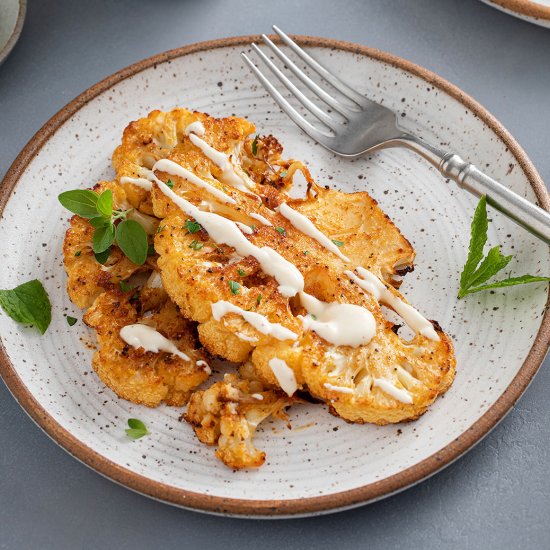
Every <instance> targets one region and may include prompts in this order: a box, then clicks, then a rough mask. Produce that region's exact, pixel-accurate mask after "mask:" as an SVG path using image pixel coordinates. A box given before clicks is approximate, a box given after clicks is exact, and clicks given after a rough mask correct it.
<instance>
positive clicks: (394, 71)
mask: <svg viewBox="0 0 550 550" xmlns="http://www.w3.org/2000/svg"><path fill="white" fill-rule="evenodd" d="M253 40H256V41H257V40H258V37H244V38H235V39H226V40H221V41H216V42H208V43H202V44H197V45H192V46H188V47H185V48H182V49H178V50H174V51H170V52H167V53H164V54H161V55H158V56H156V57H153V58H150V59H147V60H145V61H142V62H140V63H138V64H136V65H133V66H131V67H129V68H127V69H124V70H122V71H120V72H118V73H116V74H115V75H113V76H111V77H109V78H107V79H106V80H104V81H103V82H100V83H99V84H97V85H95V86H93V87H92V88H90V89H89V90H87V91H86V92H84V93H83V94H82V95H81V96H79V97H78V98H76V99H75V100H74V101H72V102H71V103H70V104H69V105H67V106H66V107H65V108H64V109H63V110H61V111H60V112H59V113H58V114H57V115H56V116H54V117H53V119H51V120H50V121H49V122H48V123H47V124H46V125H45V126H44V127H43V128H42V129H41V130H40V131H39V132H38V133H37V134H36V136H35V137H34V138H33V139H32V140H31V142H30V143H29V144H28V145H27V146H26V147H25V149H24V150H23V151H22V153H21V154H20V155H19V157H18V158H17V160H16V161H15V163H14V165H13V166H12V167H11V169H10V171H9V172H8V174H7V176H6V179H5V181H4V184H3V186H2V189H1V193H2V195H1V204H2V208H3V214H2V218H1V220H0V234H1V235H2V240H1V243H0V254H1V257H2V269H1V270H0V288H11V287H13V286H15V285H17V284H19V283H21V282H23V281H26V280H28V279H31V278H34V277H36V278H38V279H40V280H42V281H43V282H44V284H45V286H46V289H47V291H48V293H49V295H50V297H51V299H52V302H53V321H52V324H51V326H50V328H49V330H48V332H47V333H46V335H45V336H43V337H40V336H39V335H38V334H37V333H36V332H35V331H33V330H30V329H26V328H22V327H21V326H19V325H16V324H15V323H14V322H13V321H11V320H10V319H9V318H7V317H6V316H5V315H3V314H2V315H0V334H1V335H2V345H3V351H2V361H1V371H2V374H3V377H4V379H5V381H6V383H7V385H8V386H9V388H10V389H11V391H12V392H13V394H14V396H15V397H16V399H17V400H18V401H19V402H20V403H21V405H22V406H23V407H24V408H25V409H26V410H27V412H28V413H29V414H30V415H31V416H32V418H34V420H35V421H36V422H37V423H38V424H39V425H40V426H41V427H42V428H43V429H44V430H45V431H46V432H47V433H48V434H49V435H50V436H51V437H52V438H53V439H55V440H56V441H57V442H58V443H59V444H60V445H62V446H63V447H64V448H65V449H67V450H68V451H69V452H70V453H71V454H73V455H74V456H75V457H77V458H78V459H80V460H82V461H83V462H84V463H86V464H88V465H89V466H90V467H92V468H94V469H95V470H97V471H98V472H100V473H102V474H104V475H106V476H108V477H110V478H111V479H113V480H115V481H118V482H119V483H121V484H123V485H125V486H127V487H129V488H132V489H134V490H136V491H139V492H141V493H144V494H146V495H149V496H151V497H154V498H157V499H160V500H163V501H166V502H169V503H172V504H176V505H179V506H183V507H187V508H193V509H197V510H203V511H208V512H214V513H223V514H235V515H247V516H291V515H309V514H318V513H324V512H328V511H334V510H341V509H344V508H348V507H353V506H357V505H360V504H363V503H366V502H369V501H373V500H376V499H379V498H382V497H384V496H387V495H389V494H391V493H394V492H396V491H399V490H401V489H403V488H405V487H407V486H410V485H412V484H414V483H416V482H418V481H420V480H422V479H423V478H425V477H427V476H429V475H431V474H433V473H434V472H436V471H437V470H439V469H441V468H442V467H444V466H445V465H447V464H449V463H450V462H451V461H453V460H455V459H456V458H457V457H459V456H460V455H461V454H462V453H464V452H465V451H467V450H468V449H469V448H470V447H471V446H472V445H473V444H474V443H476V442H477V441H478V440H479V439H480V438H481V437H483V436H484V435H485V434H486V433H487V432H488V431H489V430H490V429H491V428H492V427H493V426H494V425H495V424H496V423H497V422H498V421H499V420H500V419H501V418H502V417H503V415H504V414H505V413H506V412H507V411H508V410H509V409H510V407H511V406H512V405H513V404H514V402H515V401H516V400H517V399H518V397H519V396H520V395H521V393H522V392H523V391H524V390H525V388H526V387H527V385H528V383H529V382H530V380H531V378H532V377H533V375H534V374H535V372H536V370H537V368H538V367H539V365H540V363H541V361H542V359H543V357H544V355H545V353H546V350H547V348H548V341H549V332H550V331H549V323H548V318H547V317H545V305H546V300H547V289H546V287H545V285H529V286H524V287H514V288H511V289H509V290H507V291H506V292H500V291H498V292H494V293H480V294H477V295H474V296H471V297H469V298H467V299H465V300H460V301H458V300H457V299H456V298H455V296H456V294H457V288H458V280H459V274H460V271H461V267H462V265H463V264H464V261H465V258H466V254H467V248H468V241H469V225H470V219H471V216H472V214H473V211H474V208H475V205H476V200H475V199H474V198H473V197H471V196H470V195H468V194H467V193H466V192H464V191H461V190H459V189H457V188H456V187H455V186H454V184H448V183H446V182H445V181H443V179H442V178H441V177H440V175H439V174H438V173H437V172H436V171H435V170H434V169H432V168H431V167H430V166H429V165H428V164H427V163H426V162H424V161H423V160H422V159H420V158H419V157H417V156H415V155H414V154H412V153H410V152H408V151H405V150H388V151H384V152H380V153H377V154H374V155H372V156H369V157H364V158H360V159H356V160H353V161H350V160H345V159H341V158H336V157H335V156H333V155H331V154H330V153H328V152H327V151H326V150H324V149H323V148H322V147H320V146H318V145H316V144H315V143H312V142H311V140H309V139H308V138H307V137H306V136H304V135H303V134H302V133H301V132H300V131H299V130H298V129H297V128H296V127H295V126H294V125H293V124H292V123H291V122H290V121H289V120H288V119H287V118H286V116H284V115H283V114H281V113H280V112H279V109H278V108H277V107H276V106H274V104H273V102H272V100H271V99H270V98H269V97H268V96H267V95H266V94H265V93H264V91H263V90H262V89H261V88H260V87H259V86H258V84H257V83H256V81H255V80H254V78H253V77H252V76H251V75H250V74H249V72H248V70H247V69H245V67H244V66H243V65H242V63H241V58H240V56H239V53H240V52H241V50H242V49H243V48H244V49H247V45H248V44H249V43H250V42H251V41H253ZM298 40H299V41H300V42H301V43H302V44H304V45H305V46H307V47H308V48H309V50H310V51H311V53H312V54H313V55H314V56H315V57H317V58H318V59H320V60H321V61H322V62H323V63H325V64H326V65H328V67H329V68H331V69H333V70H334V71H337V72H338V73H340V74H342V75H343V76H344V77H345V78H346V79H347V80H348V81H349V82H350V83H351V84H352V85H353V86H355V87H356V88H357V89H359V90H361V91H362V92H364V93H365V94H366V95H368V96H369V97H371V98H373V99H374V100H376V101H380V102H384V104H385V105H388V106H390V107H392V108H394V109H396V110H397V111H399V112H400V113H401V117H400V118H401V121H402V123H403V126H405V127H406V128H408V129H409V130H410V131H412V132H416V133H418V134H421V135H422V136H424V138H426V139H428V140H430V141H432V142H433V143H435V144H439V145H442V146H444V147H447V148H452V149H453V150H455V151H457V152H459V153H460V154H462V155H463V156H466V157H469V159H470V160H471V161H472V162H475V163H476V164H477V165H479V166H480V167H482V168H483V169H485V170H486V171H487V172H488V173H490V174H492V175H493V176H494V177H496V178H498V179H499V180H501V181H502V182H503V183H504V184H506V185H508V186H509V187H511V188H513V189H514V190H515V191H516V192H518V193H520V194H521V195H524V196H525V197H527V198H528V199H530V200H532V201H538V202H539V204H542V205H543V206H544V207H546V208H548V206H549V204H550V203H549V200H548V194H547V192H546V190H545V187H544V185H543V183H542V181H541V179H540V177H539V176H538V174H537V172H536V170H535V169H534V167H533V166H532V164H531V162H530V161H529V159H528V158H527V157H526V155H525V153H524V152H523V151H522V150H521V148H520V147H519V146H518V144H517V143H516V142H515V141H514V140H513V138H512V137H511V136H510V135H509V134H508V133H507V132H506V130H505V129H504V128H503V127H502V126H501V125H500V124H499V123H498V122H497V121H496V120H495V119H494V118H493V117H492V116H491V115H490V114H489V113H488V112H487V111H486V110H484V109H483V108H482V107H481V106H479V105H478V104H477V103H475V102H474V101H473V100H472V99H471V98H469V97H468V96H466V95H465V94H464V93H463V92H461V91H460V90H458V89H457V88H456V87H454V86H452V85H451V84H449V83H447V82H445V81H444V80H442V79H441V78H439V77H437V76H435V75H434V74H432V73H429V72H428V71H426V70H424V69H421V68H419V67H417V66H415V65H413V64H411V63H409V62H407V61H404V60H402V59H399V58H396V57H393V56H391V55H388V54H385V53H382V52H379V51H375V50H371V49H368V48H365V47H363V46H358V45H355V44H349V43H341V42H335V41H330V40H325V39H318V38H308V37H298ZM175 106H185V107H189V108H191V109H197V110H200V111H206V112H208V113H211V114H215V115H231V114H237V115H239V116H243V117H248V118H250V119H251V120H252V121H254V122H255V123H256V124H257V127H258V131H259V132H260V133H262V134H263V133H270V132H272V133H273V134H274V135H276V136H278V137H279V138H280V140H281V141H282V143H283V144H284V146H285V151H286V155H287V156H289V157H297V158H302V159H307V162H308V164H309V166H310V167H311V170H312V172H313V175H314V177H316V179H317V180H318V181H319V182H320V183H321V184H328V185H331V186H336V187H339V188H341V189H343V190H345V191H355V190H359V189H366V190H368V191H369V192H370V193H371V194H372V195H373V196H374V197H375V198H376V199H377V200H378V201H379V202H380V204H381V206H382V208H383V209H384V210H385V211H386V212H387V213H388V214H389V215H390V216H391V217H392V218H393V220H394V221H395V222H396V223H397V225H398V226H399V227H400V228H401V230H402V232H403V233H404V234H405V235H406V236H407V237H408V238H409V239H410V240H411V242H412V243H413V245H414V247H415V249H416V251H417V267H416V269H415V271H414V272H413V273H411V274H409V275H408V276H407V277H406V279H405V282H404V284H403V287H402V290H403V292H404V294H405V295H406V296H407V298H409V300H410V301H411V302H412V303H413V304H415V305H416V306H417V307H418V308H419V309H420V310H421V311H422V312H423V313H424V314H425V315H426V316H427V317H428V318H429V319H437V320H438V321H439V322H440V323H441V325H442V326H443V328H444V329H445V330H446V331H448V332H449V333H450V334H451V336H452V338H453V340H454V342H455V345H456V352H457V358H458V372H457V376H456V380H455V382H454V384H453V386H452V387H451V389H450V391H449V392H448V393H447V394H446V395H445V396H444V397H443V398H442V399H439V400H438V401H437V402H436V403H435V404H434V406H433V407H432V408H431V409H430V410H429V411H428V413H427V414H425V415H424V416H423V417H422V418H420V419H419V420H418V421H416V422H412V423H408V424H402V425H392V426H384V427H377V426H371V425H365V426H359V425H351V424H347V423H346V422H344V421H342V420H340V419H338V418H335V417H333V416H331V415H330V414H328V412H327V410H326V408H325V407H323V406H320V405H317V406H316V405H300V406H295V407H294V408H293V409H292V410H291V420H292V426H293V429H292V430H291V431H290V430H288V429H286V427H285V426H284V425H283V424H282V423H280V422H279V421H274V422H272V423H268V424H266V426H265V427H263V428H262V429H261V430H260V433H259V434H258V437H257V439H256V441H257V445H258V447H259V448H261V449H263V450H265V451H266V452H267V462H266V464H265V465H264V466H263V467H262V468H260V469H258V470H255V471H241V472H234V471H231V470H229V469H227V468H226V467H225V466H223V465H222V464H221V463H220V462H219V461H218V460H217V459H215V457H214V451H213V449H212V448H210V447H206V446H204V445H202V444H199V443H198V442H197V440H196V439H195V437H194V435H193V432H192V430H191V428H190V427H189V426H188V425H186V424H182V423H179V422H178V416H179V415H180V414H181V412H182V411H181V410H179V409H175V408H169V407H160V408H158V409H154V410H151V409H147V408H144V407H138V406H134V405H132V404H130V403H127V402H126V401H123V400H121V399H118V398H117V397H116V396H115V395H114V394H113V393H111V391H110V390H108V389H106V388H105V387H104V386H103V385H102V384H101V383H100V382H99V380H98V379H97V378H96V376H95V375H94V373H93V372H92V371H91V367H90V361H91V351H90V350H89V349H87V347H85V345H84V344H83V342H84V343H86V342H90V340H91V339H92V335H91V334H90V332H89V331H88V330H87V329H86V328H85V327H84V326H83V323H82V322H81V321H79V322H78V323H77V324H76V325H75V326H73V327H69V326H68V325H67V323H66V321H65V318H64V315H65V314H69V315H72V316H75V317H78V318H79V319H80V318H81V313H80V312H79V311H78V310H77V309H76V308H75V307H74V306H73V305H72V304H71V303H70V301H69V299H68V297H67V295H66V293H65V281H66V279H65V274H64V271H63V267H62V258H61V244H62V240H63V234H64V231H65V229H66V227H67V219H68V215H67V212H66V211H63V210H62V208H61V206H60V205H59V204H58V202H57V199H56V197H57V195H58V193H60V192H61V191H63V190H66V189H71V188H74V187H75V185H83V186H91V185H93V184H94V183H95V182H96V181H98V180H100V179H106V178H110V177H112V174H113V171H112V169H111V166H110V156H111V153H112V151H113V149H114V147H115V146H116V145H117V143H118V142H119V140H120V137H121V134H122V131H123V129H124V127H125V126H126V125H127V124H128V122H129V121H130V120H134V119H136V118H138V117H141V116H143V115H145V114H146V113H148V112H149V111H150V110H152V109H155V108H159V109H171V108H172V107H175ZM491 217H492V218H493V223H492V224H491V225H490V230H489V240H490V243H491V245H496V244H500V243H501V244H502V245H503V247H504V251H505V252H506V253H512V252H513V253H514V254H515V258H514V261H513V263H512V264H510V265H511V269H513V270H514V272H518V273H519V272H521V273H525V272H529V273H532V274H548V273H550V255H549V251H548V248H547V247H546V246H544V245H543V244H541V243H540V242H538V241H536V240H535V239H534V238H532V237H531V236H530V235H529V234H528V233H526V232H525V231H523V230H522V229H520V228H518V227H516V226H515V225H514V224H513V223H511V222H509V221H508V220H506V219H505V218H503V217H502V216H500V215H498V214H496V213H494V212H493V213H492V214H491ZM130 417H137V418H140V419H142V420H143V421H145V423H146V424H147V426H148V427H149V429H150V431H151V435H150V436H148V437H144V438H143V439H140V440H139V441H131V440H129V439H128V438H127V437H126V436H125V433H124V428H125V424H126V420H127V419H128V418H130Z"/></svg>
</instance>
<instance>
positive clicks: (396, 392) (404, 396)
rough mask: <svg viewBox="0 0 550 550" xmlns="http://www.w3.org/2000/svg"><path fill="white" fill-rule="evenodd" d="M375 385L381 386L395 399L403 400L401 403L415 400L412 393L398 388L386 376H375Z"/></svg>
mask: <svg viewBox="0 0 550 550" xmlns="http://www.w3.org/2000/svg"><path fill="white" fill-rule="evenodd" d="M373 386H376V387H378V388H380V389H381V390H382V391H383V392H385V393H387V394H388V395H391V396H392V397H393V398H394V399H397V401H401V403H412V402H413V398H412V395H411V394H410V393H409V392H408V391H407V390H403V389H401V388H397V387H396V386H394V385H393V384H392V383H391V382H388V380H386V379H385V378H375V379H374V382H373Z"/></svg>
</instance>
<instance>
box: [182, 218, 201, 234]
mask: <svg viewBox="0 0 550 550" xmlns="http://www.w3.org/2000/svg"><path fill="white" fill-rule="evenodd" d="M185 229H187V231H189V233H191V234H193V233H198V232H199V231H200V230H201V229H202V227H201V224H200V223H199V222H194V221H192V220H185Z"/></svg>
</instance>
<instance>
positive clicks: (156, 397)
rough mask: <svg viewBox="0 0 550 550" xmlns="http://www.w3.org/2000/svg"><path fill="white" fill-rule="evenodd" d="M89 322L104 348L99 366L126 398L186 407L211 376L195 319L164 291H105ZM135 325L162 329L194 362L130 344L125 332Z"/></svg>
mask: <svg viewBox="0 0 550 550" xmlns="http://www.w3.org/2000/svg"><path fill="white" fill-rule="evenodd" d="M84 321H85V322H86V324H87V325H88V326H90V327H92V328H94V329H95V330H96V332H97V338H98V344H99V349H98V351H97V352H96V353H95V354H94V358H93V362H92V365H93V368H94V370H95V371H96V373H97V374H98V376H99V378H100V379H101V380H102V382H103V383H104V384H106V385H107V386H108V387H109V388H111V389H112V390H113V391H114V392H115V393H116V394H117V395H118V396H119V397H122V398H123V399H127V400H128V401H132V402H133V403H138V404H143V405H147V406H148V407H156V406H158V405H160V404H161V403H166V404H167V405H173V406H181V405H183V404H185V403H186V402H187V399H188V397H189V394H190V392H191V391H192V390H193V389H194V388H196V387H197V386H198V385H199V384H201V383H202V382H204V381H205V380H206V379H207V378H208V376H209V374H210V368H209V367H208V365H207V363H206V356H205V354H204V353H202V352H201V351H200V350H198V349H196V346H195V341H194V337H193V328H194V327H193V325H192V323H191V322H190V321H187V320H186V319H184V318H183V317H182V316H181V314H180V313H179V311H178V309H177V307H176V306H175V304H174V303H172V302H171V301H169V300H168V297H167V296H166V294H163V291H162V289H155V288H151V287H148V286H147V285H146V286H145V287H144V288H143V289H142V290H141V291H136V290H134V289H132V290H130V291H128V292H122V291H121V290H111V291H108V292H104V293H102V294H100V295H99V296H98V297H97V298H96V300H95V302H94V304H93V306H92V307H91V308H90V309H89V310H88V311H87V312H86V314H85V315H84ZM135 323H140V324H145V325H148V326H150V327H152V328H154V329H156V330H157V331H158V332H160V333H161V334H162V335H163V336H165V337H166V338H168V339H169V340H171V341H172V342H173V343H174V344H175V345H176V347H177V348H178V349H179V350H180V351H181V352H183V353H184V354H185V355H186V356H188V357H189V359H190V360H189V361H187V360H185V359H183V358H181V357H180V356H177V355H175V354H172V353H169V352H164V351H160V352H158V353H154V352H149V351H145V350H144V349H143V348H142V347H138V348H134V347H132V346H130V345H128V344H127V343H126V342H125V341H124V340H123V339H122V338H121V336H120V331H121V329H122V328H123V327H125V326H127V325H132V324H135Z"/></svg>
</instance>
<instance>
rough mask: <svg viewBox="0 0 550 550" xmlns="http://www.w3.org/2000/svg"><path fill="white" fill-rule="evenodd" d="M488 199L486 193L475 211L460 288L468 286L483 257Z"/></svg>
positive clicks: (487, 224) (487, 223)
mask: <svg viewBox="0 0 550 550" xmlns="http://www.w3.org/2000/svg"><path fill="white" fill-rule="evenodd" d="M488 227H489V222H488V221H487V199H486V198H485V195H483V196H482V197H481V199H479V203H478V205H477V207H476V211H475V212H474V217H473V219H472V225H471V237H470V246H469V249H468V259H467V260H466V264H465V265H464V269H463V271H462V275H461V276H460V288H462V287H466V286H467V284H466V283H467V281H468V279H469V277H471V275H472V273H473V272H474V271H475V269H476V267H477V265H478V264H479V262H480V261H481V259H482V258H483V247H484V246H485V243H486V242H487V229H488Z"/></svg>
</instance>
